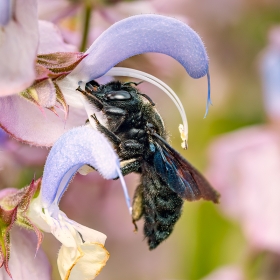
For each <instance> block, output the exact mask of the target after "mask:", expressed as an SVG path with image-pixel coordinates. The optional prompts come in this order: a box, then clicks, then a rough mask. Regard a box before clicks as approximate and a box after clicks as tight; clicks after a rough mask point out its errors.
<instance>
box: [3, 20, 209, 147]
mask: <svg viewBox="0 0 280 280" xmlns="http://www.w3.org/2000/svg"><path fill="white" fill-rule="evenodd" d="M174 46H175V47H174ZM146 52H159V53H163V54H167V55H169V56H171V57H173V58H175V59H176V60H177V61H178V62H180V63H181V64H182V65H183V67H184V68H185V69H186V71H187V72H188V73H189V75H190V76H191V77H193V78H200V77H203V76H205V75H207V76H208V100H207V110H208V104H209V103H210V84H209V83H210V78H209V72H208V57H207V54H206V51H205V48H204V46H203V43H202V41H201V39H200V37H199V36H198V35H197V34H196V33H195V32H194V31H193V30H192V29H191V28H190V27H188V26H187V25H186V24H184V23H182V22H180V21H178V20H175V19H172V18H168V17H164V16H158V15H141V16H133V17H130V18H127V19H125V20H122V21H120V22H118V23H116V24H114V25H113V26H111V27H110V28H109V29H107V30H106V31H105V32H104V33H103V34H102V35H101V36H100V37H99V38H98V39H97V40H96V41H95V42H94V43H93V44H92V46H91V47H90V48H89V49H88V50H87V51H86V52H85V53H84V54H78V53H56V54H45V55H43V54H42V55H39V56H38V59H37V68H36V70H37V77H36V80H35V82H34V84H33V85H32V87H31V88H29V89H27V90H25V91H24V92H23V93H22V94H21V96H19V95H12V96H8V97H6V98H2V99H1V102H0V110H1V112H2V114H1V116H0V126H1V127H2V128H3V129H4V130H6V131H7V132H8V133H9V134H10V135H13V136H14V137H15V138H17V139H18V140H20V141H23V142H26V143H30V144H33V145H38V146H52V145H53V143H54V142H55V141H56V140H57V139H58V137H59V136H60V135H61V134H63V133H64V132H66V131H67V130H69V129H71V128H73V127H75V126H77V125H82V124H83V123H84V121H85V119H86V116H85V111H84V107H86V109H88V107H87V106H85V104H84V102H85V101H84V100H83V98H82V96H81V95H80V93H79V92H77V91H76V89H77V87H78V86H79V85H80V86H82V87H83V86H84V85H85V83H87V82H88V81H90V80H93V79H97V78H100V77H102V76H104V75H110V76H112V75H118V76H130V77H135V78H138V79H139V78H140V79H144V80H147V81H149V82H151V83H154V84H156V85H158V86H159V87H160V88H161V89H163V90H164V91H165V92H167V93H168V94H169V95H170V97H171V98H172V100H173V101H174V102H175V104H176V105H177V106H178V108H179V110H180V112H181V115H182V118H183V125H184V133H183V134H184V136H183V138H184V141H185V140H186V139H187V134H188V128H187V121H186V117H185V112H184V109H183V106H182V104H181V102H180V100H179V99H178V97H177V96H176V95H175V93H173V91H172V90H170V88H169V87H168V86H167V85H165V84H164V83H163V82H161V81H158V79H156V78H155V77H153V76H151V75H148V74H146V73H142V72H139V71H133V69H122V68H121V69H120V68H113V67H114V66H115V65H116V64H117V63H119V62H120V61H122V60H125V59H126V58H129V57H131V56H134V55H137V54H141V53H146ZM159 83H160V84H159ZM40 94H41V95H43V96H44V98H43V99H44V100H52V103H51V105H50V104H48V102H39V105H40V106H41V110H42V107H47V108H49V109H51V110H52V111H54V110H53V109H54V106H57V102H55V101H58V102H59V103H60V104H62V105H63V107H64V112H65V115H66V116H67V120H66V121H65V120H64V117H60V118H58V117H57V116H56V115H55V114H53V112H51V111H50V110H48V111H44V115H43V114H38V109H37V108H36V107H35V106H34V105H33V104H32V103H31V102H28V101H33V103H36V102H37V103H38V100H39V97H38V96H39V95H40ZM22 96H24V97H27V98H28V101H27V100H25V99H23V98H22ZM54 97H55V98H54ZM66 104H68V105H69V106H70V108H69V114H68V113H67V111H66V108H67V105H66ZM37 105H38V104H37ZM87 111H88V112H87V113H88V114H91V113H92V112H91V111H90V110H87ZM56 113H57V114H58V115H59V114H60V112H56ZM18 119H20V122H18V121H17V120H18ZM21 124H24V125H21ZM34 128H36V129H34ZM180 132H181V134H182V129H180Z"/></svg>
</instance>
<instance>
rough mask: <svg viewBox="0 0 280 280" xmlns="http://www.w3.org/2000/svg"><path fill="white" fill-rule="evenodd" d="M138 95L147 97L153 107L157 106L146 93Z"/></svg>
mask: <svg viewBox="0 0 280 280" xmlns="http://www.w3.org/2000/svg"><path fill="white" fill-rule="evenodd" d="M137 93H138V94H140V95H142V96H143V97H145V98H146V99H147V100H148V101H149V102H150V103H151V105H152V106H155V105H156V104H155V103H154V102H153V100H152V99H151V97H149V96H148V95H147V94H145V93H141V92H137Z"/></svg>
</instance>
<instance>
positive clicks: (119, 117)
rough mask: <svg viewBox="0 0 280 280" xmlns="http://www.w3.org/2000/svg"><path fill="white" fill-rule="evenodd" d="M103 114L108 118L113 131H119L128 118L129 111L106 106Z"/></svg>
mask: <svg viewBox="0 0 280 280" xmlns="http://www.w3.org/2000/svg"><path fill="white" fill-rule="evenodd" d="M102 112H103V113H104V114H105V115H106V116H107V119H108V121H109V122H110V128H111V130H112V131H117V129H118V128H119V127H120V125H121V124H122V123H123V122H124V121H125V119H126V117H127V115H128V114H127V111H126V110H123V109H121V108H117V107H110V106H106V107H104V108H103V110H102Z"/></svg>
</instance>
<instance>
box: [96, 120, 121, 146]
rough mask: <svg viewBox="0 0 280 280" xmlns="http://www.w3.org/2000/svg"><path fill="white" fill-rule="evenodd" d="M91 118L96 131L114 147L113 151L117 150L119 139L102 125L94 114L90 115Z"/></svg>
mask: <svg viewBox="0 0 280 280" xmlns="http://www.w3.org/2000/svg"><path fill="white" fill-rule="evenodd" d="M91 117H92V118H93V119H94V121H95V123H96V126H97V129H98V130H99V131H100V132H101V133H103V134H104V135H105V136H106V137H107V138H108V140H109V141H110V142H111V143H112V144H113V145H114V147H115V149H118V148H119V145H120V144H121V139H120V138H119V137H118V136H117V135H116V134H115V133H113V132H112V131H110V130H109V129H108V128H107V127H105V126H104V125H102V124H101V123H100V122H99V120H98V119H97V117H96V115H95V114H93V115H91Z"/></svg>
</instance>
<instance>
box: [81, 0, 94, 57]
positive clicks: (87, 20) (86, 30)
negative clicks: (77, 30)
mask: <svg viewBox="0 0 280 280" xmlns="http://www.w3.org/2000/svg"><path fill="white" fill-rule="evenodd" d="M90 2H91V1H87V2H86V4H85V8H84V23H83V28H84V29H83V37H82V42H81V46H80V51H81V52H84V51H85V50H86V47H87V41H88V33H89V29H90V28H89V26H90V20H91V12H92V4H91V3H90Z"/></svg>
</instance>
